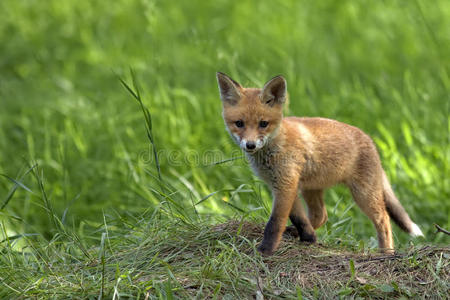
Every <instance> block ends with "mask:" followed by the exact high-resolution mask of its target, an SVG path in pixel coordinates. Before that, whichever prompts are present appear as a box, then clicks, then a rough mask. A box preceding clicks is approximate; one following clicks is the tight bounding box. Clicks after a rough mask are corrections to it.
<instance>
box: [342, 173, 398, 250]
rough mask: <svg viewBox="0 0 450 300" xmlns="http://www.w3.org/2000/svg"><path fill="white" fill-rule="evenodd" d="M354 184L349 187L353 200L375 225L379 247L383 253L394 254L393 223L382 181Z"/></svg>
mask: <svg viewBox="0 0 450 300" xmlns="http://www.w3.org/2000/svg"><path fill="white" fill-rule="evenodd" d="M375 181H377V182H376V183H374V182H371V181H365V182H361V181H359V182H353V183H351V184H350V185H349V187H350V190H351V192H352V195H353V199H354V200H355V202H356V204H358V206H359V207H360V208H361V210H362V211H363V212H364V213H365V214H366V215H367V216H368V217H369V218H370V220H371V221H372V223H373V224H374V225H375V229H376V230H377V235H378V247H379V248H380V250H381V251H382V252H385V253H393V252H394V242H393V239H392V231H391V223H390V219H389V215H388V212H387V210H386V206H385V203H384V197H383V189H382V185H381V180H380V182H378V180H375Z"/></svg>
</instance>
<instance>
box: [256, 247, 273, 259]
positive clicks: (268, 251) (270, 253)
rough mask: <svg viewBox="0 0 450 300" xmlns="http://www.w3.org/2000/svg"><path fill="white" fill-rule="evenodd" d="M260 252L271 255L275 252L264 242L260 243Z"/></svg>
mask: <svg viewBox="0 0 450 300" xmlns="http://www.w3.org/2000/svg"><path fill="white" fill-rule="evenodd" d="M257 250H258V252H259V253H261V255H263V256H270V255H272V254H273V249H271V248H268V247H266V246H264V245H263V244H261V245H259V246H258V248H257Z"/></svg>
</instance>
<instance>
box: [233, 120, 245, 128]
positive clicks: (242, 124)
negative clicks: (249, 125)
mask: <svg viewBox="0 0 450 300" xmlns="http://www.w3.org/2000/svg"><path fill="white" fill-rule="evenodd" d="M234 124H236V127H239V128H242V127H244V121H242V120H237V121H236V122H234Z"/></svg>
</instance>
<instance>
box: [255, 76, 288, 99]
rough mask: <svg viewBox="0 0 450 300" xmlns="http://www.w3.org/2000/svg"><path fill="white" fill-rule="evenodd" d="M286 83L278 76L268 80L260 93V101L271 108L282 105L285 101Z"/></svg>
mask: <svg viewBox="0 0 450 300" xmlns="http://www.w3.org/2000/svg"><path fill="white" fill-rule="evenodd" d="M286 93H287V83H286V79H284V77H283V76H281V75H278V76H276V77H274V78H272V79H271V80H269V81H268V82H267V83H266V84H265V85H264V87H263V89H262V92H261V101H262V102H263V103H264V104H268V105H270V106H273V105H275V104H277V103H278V104H283V103H284V102H285V101H286Z"/></svg>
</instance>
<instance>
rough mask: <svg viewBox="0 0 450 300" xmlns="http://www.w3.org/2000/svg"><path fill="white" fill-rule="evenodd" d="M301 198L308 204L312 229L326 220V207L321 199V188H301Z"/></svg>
mask: <svg viewBox="0 0 450 300" xmlns="http://www.w3.org/2000/svg"><path fill="white" fill-rule="evenodd" d="M301 192H302V196H303V199H305V202H306V204H307V205H308V217H309V221H310V222H311V225H312V227H313V228H314V229H317V228H319V227H320V226H322V225H323V224H325V222H326V221H327V220H328V214H327V209H326V207H325V203H324V201H323V190H302V191H301Z"/></svg>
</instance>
